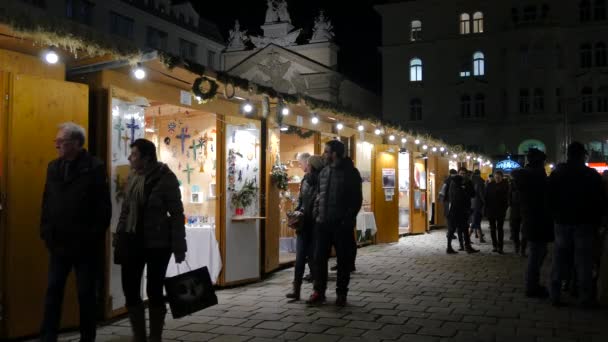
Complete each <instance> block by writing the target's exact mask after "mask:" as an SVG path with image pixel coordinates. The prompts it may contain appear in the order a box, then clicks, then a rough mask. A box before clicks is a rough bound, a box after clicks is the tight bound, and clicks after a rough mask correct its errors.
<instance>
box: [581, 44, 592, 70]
mask: <svg viewBox="0 0 608 342" xmlns="http://www.w3.org/2000/svg"><path fill="white" fill-rule="evenodd" d="M580 59H581V68H591V64H592V62H591V60H592V58H591V44H583V45H581V48H580Z"/></svg>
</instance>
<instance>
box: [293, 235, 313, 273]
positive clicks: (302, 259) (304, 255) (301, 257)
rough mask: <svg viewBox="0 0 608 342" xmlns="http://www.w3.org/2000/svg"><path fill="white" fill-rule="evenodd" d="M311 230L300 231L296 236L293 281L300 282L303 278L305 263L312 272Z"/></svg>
mask: <svg viewBox="0 0 608 342" xmlns="http://www.w3.org/2000/svg"><path fill="white" fill-rule="evenodd" d="M313 247H314V246H313V232H312V229H310V230H307V231H303V232H300V233H299V234H298V236H297V237H296V265H295V269H294V276H293V282H294V283H298V284H301V283H302V278H304V271H305V269H306V264H308V268H309V269H310V273H311V274H314V271H313V268H314V263H313V262H312V258H313V252H314V251H313Z"/></svg>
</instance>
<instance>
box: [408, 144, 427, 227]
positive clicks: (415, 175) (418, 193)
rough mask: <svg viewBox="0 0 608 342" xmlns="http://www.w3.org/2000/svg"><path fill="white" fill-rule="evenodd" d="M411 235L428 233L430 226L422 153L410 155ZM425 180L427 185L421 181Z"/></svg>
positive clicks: (425, 171) (425, 167)
mask: <svg viewBox="0 0 608 342" xmlns="http://www.w3.org/2000/svg"><path fill="white" fill-rule="evenodd" d="M410 156H411V157H410V158H411V159H410V165H411V166H410V177H411V178H410V189H411V193H412V196H410V198H411V200H410V222H411V223H410V233H412V234H421V233H424V232H426V230H427V227H428V225H429V222H428V216H427V209H428V208H427V203H428V200H427V197H428V196H427V194H428V192H427V186H426V180H427V179H428V178H427V175H426V174H427V166H426V162H425V160H424V159H423V158H422V155H421V154H420V153H417V152H414V153H410ZM423 180H425V184H422V183H421V181H423Z"/></svg>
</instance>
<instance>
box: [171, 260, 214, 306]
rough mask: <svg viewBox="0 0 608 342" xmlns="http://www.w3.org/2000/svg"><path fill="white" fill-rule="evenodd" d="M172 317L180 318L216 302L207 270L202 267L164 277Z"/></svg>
mask: <svg viewBox="0 0 608 342" xmlns="http://www.w3.org/2000/svg"><path fill="white" fill-rule="evenodd" d="M165 292H166V293H167V300H168V302H169V307H170V308H171V313H172V314H173V318H181V317H184V316H188V315H190V314H192V313H195V312H197V311H200V310H202V309H205V308H208V307H210V306H213V305H216V304H217V296H216V295H215V289H214V288H213V284H212V283H211V277H210V276H209V270H208V269H207V267H206V266H205V267H202V268H199V269H196V270H191V271H189V272H186V273H182V274H178V275H176V276H175V277H171V278H166V279H165Z"/></svg>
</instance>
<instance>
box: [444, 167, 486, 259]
mask: <svg viewBox="0 0 608 342" xmlns="http://www.w3.org/2000/svg"><path fill="white" fill-rule="evenodd" d="M466 173H467V169H466V168H461V169H460V170H458V175H456V176H454V177H452V178H451V180H450V183H449V187H448V198H449V201H450V209H449V212H448V218H449V220H448V222H449V227H448V233H447V239H448V248H447V250H446V252H447V253H448V254H456V253H458V252H456V251H455V250H454V249H453V248H452V238H453V235H454V232H455V231H457V232H458V236H459V237H460V236H461V235H462V237H463V239H464V249H465V250H466V251H467V253H476V252H479V251H478V250H476V249H473V247H471V239H470V237H469V234H468V228H469V216H470V215H471V198H473V197H474V196H475V190H474V189H473V184H472V183H471V182H470V181H469V180H468V179H467V178H466Z"/></svg>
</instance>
